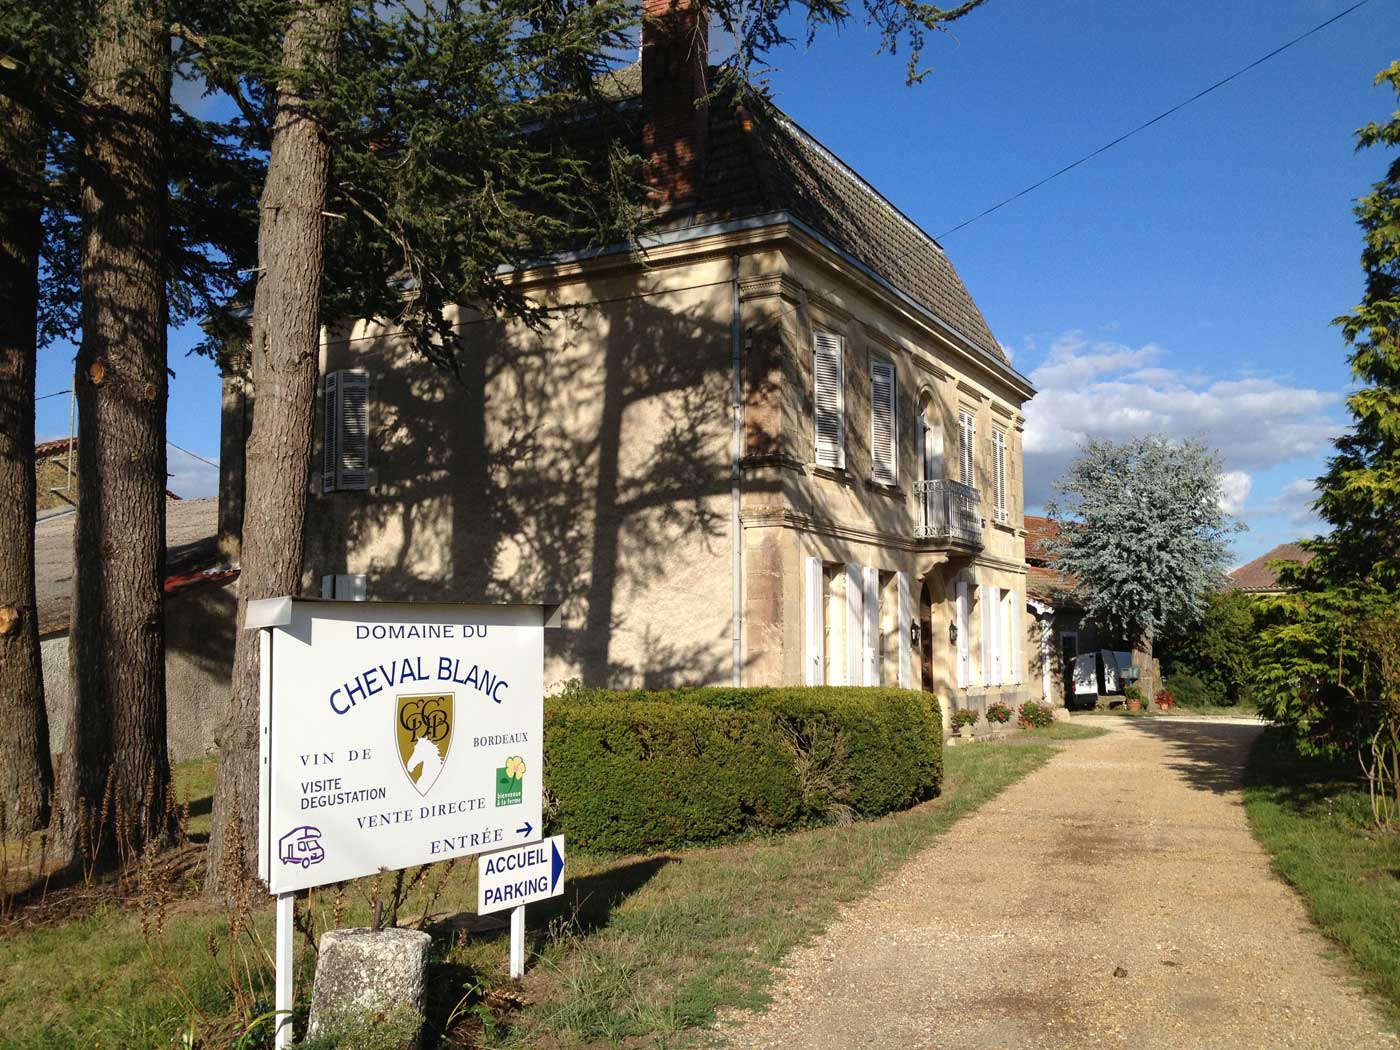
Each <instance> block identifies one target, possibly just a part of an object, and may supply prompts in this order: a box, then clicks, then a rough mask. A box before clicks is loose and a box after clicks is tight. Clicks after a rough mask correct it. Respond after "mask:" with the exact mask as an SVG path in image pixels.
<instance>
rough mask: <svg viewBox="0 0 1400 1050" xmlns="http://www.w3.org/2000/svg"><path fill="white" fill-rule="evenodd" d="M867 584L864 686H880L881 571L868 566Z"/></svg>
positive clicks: (862, 662) (863, 666) (866, 571)
mask: <svg viewBox="0 0 1400 1050" xmlns="http://www.w3.org/2000/svg"><path fill="white" fill-rule="evenodd" d="M863 575H864V582H865V609H864V612H865V651H864V653H863V654H862V655H863V656H864V659H863V660H862V661H861V664H862V668H863V675H864V677H863V682H862V684H864V685H879V684H880V570H879V569H876V568H874V567H872V566H866V568H865V570H864V572H863Z"/></svg>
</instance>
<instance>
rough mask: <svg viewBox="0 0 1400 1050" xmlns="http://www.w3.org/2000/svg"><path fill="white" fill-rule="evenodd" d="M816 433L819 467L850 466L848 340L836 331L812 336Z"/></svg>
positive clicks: (813, 401) (813, 403) (816, 452)
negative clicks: (847, 430)
mask: <svg viewBox="0 0 1400 1050" xmlns="http://www.w3.org/2000/svg"><path fill="white" fill-rule="evenodd" d="M812 344H813V345H812V351H813V353H812V357H813V364H812V373H813V375H814V377H815V379H814V390H813V397H812V417H813V418H812V432H813V435H814V443H815V449H814V452H815V457H816V462H817V465H818V466H823V467H844V466H845V465H846V363H845V349H846V340H845V339H843V338H842V337H841V336H839V335H837V334H836V333H835V332H824V331H821V330H818V331H816V332H814V333H813V335H812Z"/></svg>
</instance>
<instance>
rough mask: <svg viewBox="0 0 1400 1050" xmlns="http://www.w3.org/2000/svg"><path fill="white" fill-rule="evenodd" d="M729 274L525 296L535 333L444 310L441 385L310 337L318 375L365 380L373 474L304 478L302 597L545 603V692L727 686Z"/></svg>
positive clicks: (431, 375) (595, 276)
mask: <svg viewBox="0 0 1400 1050" xmlns="http://www.w3.org/2000/svg"><path fill="white" fill-rule="evenodd" d="M731 266H732V264H731V262H730V260H729V259H728V258H726V257H724V256H722V255H721V256H715V257H712V258H710V259H708V260H705V261H701V262H693V263H689V264H687V265H683V266H677V265H666V264H665V262H664V261H661V262H658V263H657V264H656V265H653V266H652V267H650V268H648V269H645V270H640V271H639V270H638V269H637V268H635V267H632V268H628V269H625V270H620V271H619V270H613V271H611V272H602V273H593V272H590V273H589V274H585V275H581V276H580V277H579V279H576V280H570V281H562V282H559V283H557V284H554V285H547V286H539V287H535V288H533V289H532V290H531V291H532V294H533V295H534V296H535V297H536V298H537V299H538V300H539V301H541V302H543V303H546V304H547V305H549V306H550V307H551V308H552V309H554V310H556V311H557V312H556V313H554V314H553V315H552V316H551V317H550V319H549V320H548V321H547V322H546V323H545V324H544V326H543V327H542V328H541V329H539V330H537V331H536V330H531V329H530V328H528V327H527V326H525V325H523V324H518V323H516V324H503V323H499V322H497V321H494V320H483V319H482V318H480V317H479V316H477V315H475V314H472V313H471V312H468V311H463V312H462V313H461V314H460V315H459V317H458V340H459V343H458V347H457V351H458V361H459V365H460V377H459V376H456V375H452V374H451V373H450V372H449V371H445V370H443V369H440V368H438V367H435V366H434V365H432V364H430V363H429V362H427V361H426V360H424V359H423V358H421V357H419V356H418V355H416V354H415V353H414V352H413V351H412V350H411V349H410V348H409V346H408V345H407V343H406V342H405V340H404V339H403V338H402V337H401V336H399V335H398V334H397V333H396V332H394V331H392V330H386V329H383V328H377V327H375V326H371V325H367V324H364V323H361V324H359V325H356V326H355V328H354V329H353V330H352V331H351V332H350V333H349V338H340V339H336V340H332V341H330V342H328V343H327V345H326V347H325V352H324V362H323V369H324V370H334V369H341V368H349V367H356V368H365V369H367V370H368V371H369V372H370V377H371V379H370V416H369V419H370V466H371V468H372V470H373V472H374V479H373V482H372V486H371V489H370V491H368V492H338V493H333V494H328V495H322V494H321V493H320V491H319V485H318V486H315V493H314V495H313V497H312V502H311V507H310V510H309V513H308V521H307V540H308V543H307V554H306V564H307V573H308V585H309V587H308V589H310V590H312V592H313V593H314V592H315V586H314V583H313V581H314V579H315V577H317V576H319V575H320V574H322V573H332V572H335V573H341V572H344V573H363V574H365V575H366V576H367V577H368V579H367V596H368V597H369V598H371V599H402V600H453V601H499V602H507V601H522V602H538V601H549V602H559V603H561V604H562V612H563V627H562V629H561V630H559V631H551V632H549V634H548V635H547V641H546V668H545V679H546V684H547V685H549V686H554V685H557V684H558V683H560V682H562V681H564V680H566V679H569V678H573V677H581V678H583V679H584V680H585V681H587V682H589V683H591V684H597V685H610V686H617V687H622V686H656V687H661V686H669V685H675V684H693V683H718V682H727V681H729V678H730V672H731V641H730V607H731V602H730V579H731V574H730V539H729V475H730V447H731V444H730V443H731V435H732V427H731V408H730V375H731V370H730V345H731V343H730V331H731V318H732V308H731V301H732V280H731V279H732V269H731ZM318 429H319V428H318ZM318 454H319V450H318Z"/></svg>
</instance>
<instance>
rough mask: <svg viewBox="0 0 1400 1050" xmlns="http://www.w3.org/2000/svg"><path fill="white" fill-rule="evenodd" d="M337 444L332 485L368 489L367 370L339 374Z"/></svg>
mask: <svg viewBox="0 0 1400 1050" xmlns="http://www.w3.org/2000/svg"><path fill="white" fill-rule="evenodd" d="M339 415H340V427H339V429H338V431H337V433H338V435H339V438H340V447H339V449H338V450H337V456H336V479H335V487H336V488H338V489H367V488H369V373H368V372H366V371H365V370H364V369H362V368H347V369H345V370H343V371H342V372H341V373H340V413H339Z"/></svg>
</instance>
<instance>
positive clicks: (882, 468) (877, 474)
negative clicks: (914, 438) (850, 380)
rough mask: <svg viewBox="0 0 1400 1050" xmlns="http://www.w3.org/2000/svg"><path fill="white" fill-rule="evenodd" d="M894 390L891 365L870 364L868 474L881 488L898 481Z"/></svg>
mask: <svg viewBox="0 0 1400 1050" xmlns="http://www.w3.org/2000/svg"><path fill="white" fill-rule="evenodd" d="M896 390H897V387H896V385H895V374H894V365H893V364H891V363H890V362H889V361H872V362H871V363H870V473H871V476H872V477H873V478H874V479H875V480H876V481H878V482H880V483H881V484H883V485H894V484H896V483H897V481H898V480H899V470H898V464H897V462H896V460H895V455H896V452H895V445H896V442H895V434H896V433H897V426H896V423H895V409H896V401H897V398H896Z"/></svg>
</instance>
